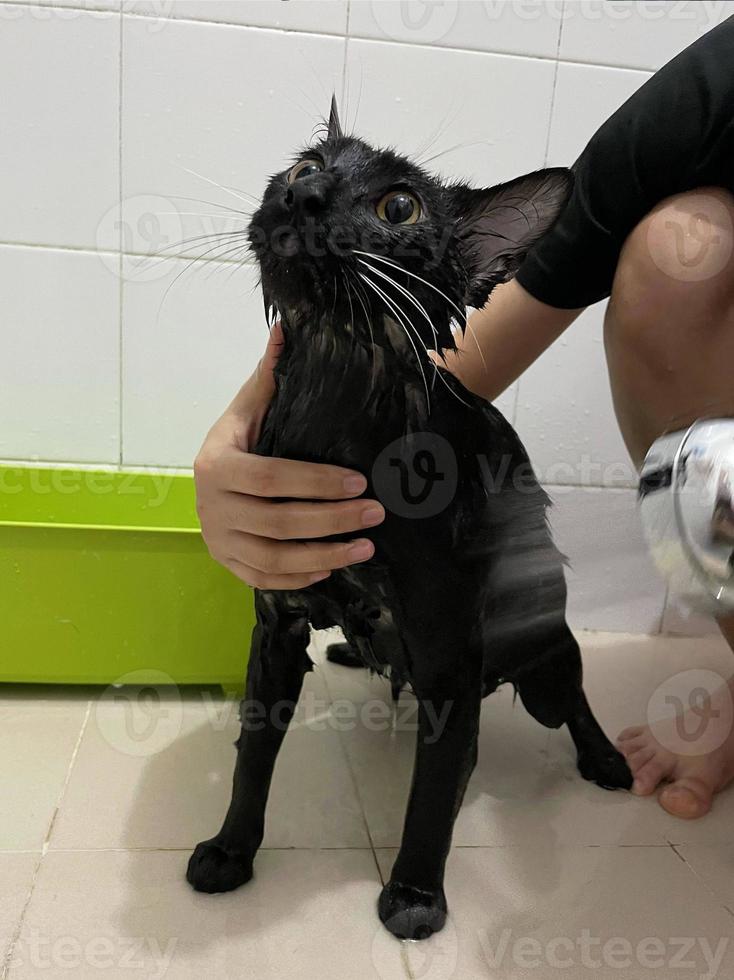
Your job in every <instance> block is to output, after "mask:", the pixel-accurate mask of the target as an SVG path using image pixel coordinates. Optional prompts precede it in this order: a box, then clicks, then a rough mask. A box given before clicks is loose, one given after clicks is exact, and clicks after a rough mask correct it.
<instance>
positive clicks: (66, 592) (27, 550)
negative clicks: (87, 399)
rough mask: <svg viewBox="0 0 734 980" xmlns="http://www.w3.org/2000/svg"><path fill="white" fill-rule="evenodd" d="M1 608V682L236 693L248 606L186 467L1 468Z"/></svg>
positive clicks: (249, 620) (249, 599)
mask: <svg viewBox="0 0 734 980" xmlns="http://www.w3.org/2000/svg"><path fill="white" fill-rule="evenodd" d="M0 615H1V616H2V623H1V629H2V633H1V634H0V636H1V638H0V644H1V647H0V681H23V682H36V683H67V684H77V683H84V684H110V683H125V682H127V681H128V680H129V678H128V677H127V676H126V675H129V674H131V673H133V672H135V677H134V680H135V682H136V683H161V682H166V679H167V678H170V683H172V684H220V685H222V686H223V687H224V688H225V689H227V690H231V691H237V690H241V687H242V683H243V680H244V675H245V670H246V665H247V657H248V653H249V648H250V634H251V631H252V626H253V622H254V607H253V596H252V592H251V590H250V589H248V588H247V587H246V586H245V585H243V584H242V583H241V582H239V581H238V580H237V579H236V578H234V576H232V575H230V574H229V572H227V571H226V570H225V569H223V568H221V567H220V566H219V565H217V563H216V562H214V561H213V560H212V559H211V558H210V556H209V554H208V552H207V550H206V546H205V544H204V542H203V539H202V537H201V532H200V530H199V524H198V520H197V517H196V508H195V498H194V486H193V479H192V478H191V477H190V476H179V475H171V474H165V473H155V474H154V473H150V472H134V471H131V472H122V471H119V470H115V471H100V470H84V469H80V470H71V469H52V468H38V467H30V466H29V467H13V466H0Z"/></svg>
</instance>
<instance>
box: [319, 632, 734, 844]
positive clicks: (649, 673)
mask: <svg viewBox="0 0 734 980" xmlns="http://www.w3.org/2000/svg"><path fill="white" fill-rule="evenodd" d="M579 639H580V642H581V645H582V650H583V656H584V663H585V687H586V690H587V694H588V697H589V700H590V702H591V704H592V707H593V708H594V711H595V713H596V715H597V717H598V718H599V721H600V723H601V724H602V726H603V727H604V728H605V730H606V732H607V734H608V735H609V736H610V738H612V739H613V740H614V739H615V738H616V736H617V735H618V734H619V732H620V731H621V730H622V729H624V728H626V727H627V726H628V725H631V724H638V723H640V722H645V721H646V720H647V718H648V714H649V711H648V705H649V703H650V699H651V696H652V695H653V693H654V692H655V691H656V690H658V689H659V687H660V685H661V684H663V683H665V684H666V685H671V684H672V685H673V686H672V687H671V690H676V688H675V683H676V680H677V679H678V678H680V679H681V683H682V684H683V685H685V673H684V672H686V671H688V670H690V669H691V667H696V668H698V669H702V670H708V671H713V672H716V673H718V674H720V675H721V676H725V673H726V669H727V666H731V664H730V661H731V653H730V652H729V651H728V649H727V648H726V647H725V645H724V644H723V641H721V640H720V638H717V637H706V638H703V639H693V638H685V639H680V638H670V637H635V636H629V635H625V634H603V633H581V634H579ZM323 670H324V675H325V677H326V679H327V683H328V686H329V690H330V693H331V696H332V698H333V699H334V700H335V702H337V701H339V700H340V699H343V700H344V701H345V702H349V701H350V700H351V701H353V702H354V703H355V704H356V705H357V706H358V707H357V717H358V719H359V720H360V724H358V725H357V726H355V728H354V730H351V731H348V732H345V733H344V734H343V735H342V739H343V742H344V745H345V748H346V750H347V752H348V754H349V757H350V761H351V764H352V768H353V771H354V773H355V778H356V782H357V786H358V790H359V793H360V796H361V799H362V802H363V805H364V808H365V813H366V815H367V819H368V824H369V827H370V832H371V835H372V838H373V840H374V842H375V844H376V845H377V846H396V845H397V844H398V843H399V841H400V835H401V832H402V824H403V815H404V812H405V803H406V799H407V794H408V790H409V786H410V778H411V771H412V764H413V751H414V749H413V746H414V737H415V736H414V727H415V715H414V712H411V709H410V707H409V706H410V705H411V704H413V703H414V702H413V701H412V699H411V696H410V695H408V694H404V695H403V697H402V699H401V706H400V707H399V708H398V711H397V714H396V717H397V723H398V724H397V727H398V730H397V731H395V732H393V731H392V730H391V724H390V721H389V720H386V715H387V713H388V712H387V709H386V711H385V712H384V713H383V715H382V716H380V714H379V712H378V710H377V709H378V708H379V706H380V704H382V705H386V704H390V694H389V685H387V683H386V682H385V681H384V679H382V678H380V677H377V676H374V675H372V676H371V675H370V674H369V673H368V672H367V671H366V670H350V669H349V668H345V667H336V666H333V665H331V664H328V665H326V666H325V667H324V668H323ZM666 690H668V687H666ZM684 692H685V686H683V687H681V688H680V690H679V694H680V696H681V697H683V696H684ZM372 706H374V711H373V707H372ZM651 717H652V716H651ZM375 719H376V721H375ZM733 823H734V791H732V792H729V793H724V794H722V796H721V797H720V799H718V800H717V803H716V807H715V809H714V813H713V814H711V815H710V816H709V817H707V818H705V820H702V821H697V822H695V823H693V824H692V823H690V822H688V821H680V820H676V819H675V818H674V817H671V816H670V815H669V814H667V813H665V812H664V811H663V810H661V808H660V807H659V806H658V805H657V802H656V799H655V798H654V797H653V798H647V799H639V798H637V797H633V796H632V795H631V794H629V793H625V792H618V793H609V792H605V791H603V790H600V789H599V788H598V787H596V786H594V785H593V784H590V783H587V782H585V781H584V780H582V779H581V777H580V776H579V775H578V773H577V771H576V762H575V750H574V746H573V743H572V742H571V739H570V737H569V735H568V733H567V731H566V730H565V729H562V730H560V731H557V732H549V731H548V730H546V729H544V728H542V727H541V726H540V725H538V724H537V723H536V722H535V721H534V720H533V719H532V718H530V716H529V715H528V714H527V712H526V711H525V710H524V708H523V707H522V705H521V704H520V703H519V702H517V703H515V704H513V701H512V691H511V689H510V688H508V687H505V688H502V689H501V690H500V691H498V692H497V693H496V694H493V695H492V696H491V697H489V698H487V699H486V700H485V702H484V704H483V708H482V726H481V736H480V751H479V763H478V766H477V769H476V771H475V773H474V775H473V777H472V780H471V782H470V784H469V788H468V790H467V794H466V798H465V801H464V806H463V807H462V810H461V812H460V814H459V817H458V819H457V823H456V829H455V836H454V840H455V842H456V843H457V844H460V845H474V846H496V845H509V846H515V845H518V844H524V843H525V842H526V841H527V840H533V839H536V837H537V835H538V834H547V833H548V831H550V833H551V834H552V835H553V839H554V840H556V841H558V842H559V843H565V844H576V843H581V844H599V845H609V844H657V845H660V844H665V843H667V842H668V841H671V842H676V841H682V842H684V841H688V840H692V841H704V842H711V841H719V840H730V839H731V829H730V828H731V826H732V824H733Z"/></svg>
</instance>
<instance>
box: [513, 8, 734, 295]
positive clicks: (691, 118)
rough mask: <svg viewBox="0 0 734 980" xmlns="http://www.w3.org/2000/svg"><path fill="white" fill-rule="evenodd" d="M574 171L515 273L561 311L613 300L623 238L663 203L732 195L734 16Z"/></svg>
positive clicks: (647, 88) (607, 131)
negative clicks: (557, 212) (706, 191)
mask: <svg viewBox="0 0 734 980" xmlns="http://www.w3.org/2000/svg"><path fill="white" fill-rule="evenodd" d="M573 171H574V176H575V186H574V190H573V192H572V194H571V197H570V198H569V201H568V204H567V205H566V207H565V209H564V211H563V213H562V214H561V216H560V218H559V219H558V221H557V222H556V223H555V225H554V226H553V227H552V228H551V230H550V231H549V232H548V234H547V235H545V236H544V237H543V238H542V239H541V240H540V241H539V242H538V243H537V244H536V245H535V247H534V248H533V249H532V250H531V251H530V252H529V254H528V256H527V258H526V260H525V262H524V263H523V265H522V266H521V268H520V270H519V271H518V274H517V279H518V281H519V282H520V284H521V285H522V286H523V287H524V288H525V289H526V290H527V291H528V292H529V293H530V294H531V295H532V296H535V298H536V299H539V300H541V301H542V302H544V303H548V304H549V305H550V306H555V307H559V308H562V309H574V308H576V307H581V306H589V305H590V304H591V303H595V302H597V300H600V299H604V297H605V296H608V295H609V293H610V291H611V288H612V280H613V279H614V272H615V269H616V266H617V261H618V259H619V253H620V250H621V248H622V245H623V243H624V240H625V238H626V237H627V236H628V235H629V233H630V232H631V231H632V229H633V228H634V227H635V225H636V224H638V222H639V221H640V220H641V219H642V218H643V217H644V216H645V215H646V214H647V213H648V212H649V211H650V210H651V209H652V208H653V207H654V206H655V205H656V204H657V203H658V202H659V201H661V200H663V198H666V197H669V196H670V195H671V194H676V193H680V192H681V191H687V190H692V189H693V188H695V187H703V186H706V185H709V186H711V185H718V186H720V187H724V188H726V189H727V190H730V191H732V192H734V17H730V18H729V19H728V20H726V21H724V23H722V24H720V25H719V26H718V27H716V28H714V29H713V30H712V31H709V33H708V34H705V35H704V36H703V37H702V38H701V39H700V40H698V41H696V43H695V44H692V45H691V46H690V47H689V48H686V50H685V51H682V52H681V54H679V55H678V56H677V57H676V58H674V59H673V61H671V62H669V63H668V64H667V65H665V66H664V67H663V68H661V69H660V71H659V72H657V73H656V74H655V75H653V76H652V78H650V79H649V80H648V81H647V82H646V83H645V84H644V85H643V86H642V87H641V88H640V89H639V90H638V91H637V92H635V94H634V95H633V96H632V97H631V98H630V99H628V100H627V102H625V103H624V105H623V106H622V107H621V108H620V109H618V110H617V111H616V112H615V113H614V115H613V116H611V117H610V118H609V119H608V120H607V122H605V123H604V125H603V126H602V127H601V129H599V130H598V131H597V133H596V134H595V135H594V136H593V137H592V139H591V142H590V143H589V145H588V146H587V147H586V149H585V150H584V152H583V153H582V154H581V156H580V157H579V159H578V160H577V161H576V163H575V164H574V166H573Z"/></svg>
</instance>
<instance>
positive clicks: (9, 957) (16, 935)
mask: <svg viewBox="0 0 734 980" xmlns="http://www.w3.org/2000/svg"><path fill="white" fill-rule="evenodd" d="M91 712H92V702H91V700H90V701H87V710H86V712H85V715H84V719H83V721H82V723H81V726H80V728H79V734H78V735H77V738H76V742H75V743H74V748H73V749H72V752H71V758H70V759H69V765H68V767H67V770H66V778H65V779H64V782H63V785H62V787H61V790H60V792H59V797H58V800H57V801H56V806H55V808H54V812H53V814H52V816H51V820H50V822H49V825H48V830H47V831H46V836H45V838H44V841H43V846H42V847H41V851H40V853H38V852H35V853H38V861H37V862H36V866H35V868H34V869H33V875H32V876H31V883H30V885H29V888H28V894H27V895H26V900H25V902H24V903H23V908H22V909H21V912H20V915H19V916H18V924H17V927H16V929H15V930H14V932H13V934H12V937H11V940H10V943H9V944H8V949H7V952H6V954H5V957H4V959H3V968H2V974H0V980H5V978H6V977H7V976H8V971H9V970H10V967H11V965H12V961H13V957H14V955H15V950H16V947H17V945H18V940H19V939H20V934H21V931H22V929H23V923H24V922H25V917H26V913H27V911H28V907H29V905H30V904H31V898H32V897H33V892H34V890H35V887H36V881H37V880H38V873H39V871H40V870H41V864H42V863H43V859H44V857H45V856H46V854H47V853H48V845H49V842H50V839H51V833H52V832H53V827H54V823H55V822H56V815H57V814H58V812H59V809H60V808H61V803H62V801H63V799H64V796H65V795H66V788H67V786H68V785H69V780H70V778H71V771H72V769H73V768H74V763H75V762H76V757H77V753H78V752H79V746H80V745H81V742H82V738H83V736H84V732H85V731H86V728H87V722H88V721H89V716H90V714H91Z"/></svg>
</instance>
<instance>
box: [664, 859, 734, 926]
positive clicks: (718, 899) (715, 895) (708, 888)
mask: <svg viewBox="0 0 734 980" xmlns="http://www.w3.org/2000/svg"><path fill="white" fill-rule="evenodd" d="M668 846H669V847H670V849H671V850H672V851H673V853H674V854H675V855H676V857H678V858H679V859H680V860H681V861H682V862H683V864H685V866H686V867H687V868H688V870H689V871H690V872H691V874H692V875H693V876H694V877H695V878H697V879H698V881H700V882H701V884H702V885H703V886H704V888H705V889H706V891H707V892H708V893H709V894H710V895H711V897H712V898H713V899H714V901H715V902H716V903H717V904H718V905H719V906H720V907H721V908H722V909H724V911H725V912H727V913H728V914H729V915H730V916H731V917H732V918H734V911H732V910H731V909H730V908H729V906H728V905H726V904H725V903H724V902H723V901H722V900H721V897H720V896H719V894H718V893H717V892H716V890H715V889H714V888H712V887H711V885H710V884H709V883H708V882H707V881H706V879H705V878H704V877H703V876H702V875H700V874H699V873H698V871H696V869H695V868H694V867H693V865H692V864H691V863H690V861H688V860H686V858H685V856H684V855H683V854H681V852H680V851H679V850H678V848H679V847H685V846H686V845H685V844H672V843H671V842H670V841H668Z"/></svg>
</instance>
